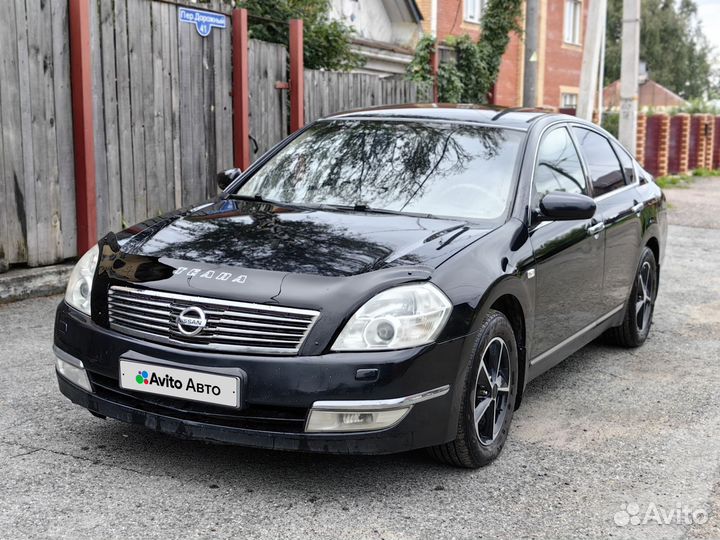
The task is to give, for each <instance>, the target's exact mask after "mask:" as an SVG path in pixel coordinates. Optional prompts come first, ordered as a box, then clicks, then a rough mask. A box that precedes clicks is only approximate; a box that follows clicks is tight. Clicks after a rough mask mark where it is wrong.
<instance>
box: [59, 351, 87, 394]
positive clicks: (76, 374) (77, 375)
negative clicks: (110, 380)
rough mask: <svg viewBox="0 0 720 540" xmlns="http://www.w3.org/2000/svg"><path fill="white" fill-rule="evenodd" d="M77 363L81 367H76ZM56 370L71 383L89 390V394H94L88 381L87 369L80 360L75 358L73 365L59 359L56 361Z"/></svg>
mask: <svg viewBox="0 0 720 540" xmlns="http://www.w3.org/2000/svg"><path fill="white" fill-rule="evenodd" d="M75 362H77V363H78V364H80V365H79V366H78V365H75ZM55 369H57V372H58V373H59V374H60V375H62V376H63V377H65V378H66V379H67V380H68V381H70V382H71V383H73V384H75V385H77V386H79V387H80V388H83V389H85V390H87V391H88V392H92V386H90V380H89V379H88V376H87V373H86V372H85V367H84V366H83V364H82V362H81V361H80V360H77V359H75V358H73V363H72V364H71V363H70V362H66V361H65V360H62V359H60V358H57V359H56V360H55Z"/></svg>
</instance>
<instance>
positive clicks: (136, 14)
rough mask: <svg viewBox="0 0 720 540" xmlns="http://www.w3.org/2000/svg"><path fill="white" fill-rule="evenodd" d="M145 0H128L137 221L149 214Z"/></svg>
mask: <svg viewBox="0 0 720 540" xmlns="http://www.w3.org/2000/svg"><path fill="white" fill-rule="evenodd" d="M143 4H144V2H143V0H127V35H128V64H129V68H130V69H129V71H130V123H131V126H132V128H131V129H132V148H133V176H132V178H133V182H134V191H133V196H134V197H133V199H134V200H133V205H134V209H135V221H140V220H143V219H145V218H146V217H147V186H146V180H145V179H146V177H147V171H146V169H145V117H144V110H143V109H144V99H143V69H142V66H143V62H144V61H145V59H144V58H143V54H142V53H143V46H142V34H143V33H144V32H143V31H144V28H143V26H142V24H141V21H142V17H143Z"/></svg>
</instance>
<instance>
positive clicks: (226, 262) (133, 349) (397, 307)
mask: <svg viewBox="0 0 720 540" xmlns="http://www.w3.org/2000/svg"><path fill="white" fill-rule="evenodd" d="M219 182H220V184H221V186H220V187H221V188H223V191H222V193H221V194H220V195H219V196H217V197H216V198H214V199H212V200H210V201H207V202H205V203H204V204H201V205H199V206H196V207H193V208H186V209H181V210H177V211H174V212H171V213H169V214H167V215H164V216H161V217H159V218H155V219H151V220H148V221H146V222H144V223H141V224H139V225H135V226H133V227H130V228H129V229H127V230H125V231H122V232H120V233H118V234H117V235H115V234H112V233H111V234H108V235H107V236H106V237H104V238H103V239H102V240H101V241H100V242H99V244H98V246H96V247H95V248H93V249H92V250H90V251H89V252H88V253H87V254H85V255H84V256H83V257H82V258H81V259H80V261H79V262H78V264H77V266H76V268H75V270H74V271H73V274H72V277H71V279H70V283H69V284H68V288H67V293H66V296H65V300H64V301H63V302H62V303H61V304H60V306H59V307H58V310H57V317H56V328H55V347H54V349H55V353H56V356H57V364H56V368H57V373H58V382H59V385H60V390H61V392H62V393H63V394H64V395H65V396H67V397H68V398H70V399H71V400H72V401H73V402H75V403H77V404H79V405H81V406H83V407H85V408H87V409H89V410H90V412H91V413H93V414H94V415H95V416H98V417H101V418H105V417H111V418H116V419H119V420H122V421H125V422H132V423H135V424H141V425H145V426H147V427H148V428H151V429H154V430H157V431H160V432H163V433H168V434H172V435H176V436H180V437H185V438H194V439H202V440H207V441H215V442H224V443H234V444H241V445H247V446H255V447H262V448H270V449H281V450H303V451H318V452H334V453H357V454H376V453H390V452H399V451H405V450H410V449H414V448H425V447H426V448H429V449H430V452H431V453H432V454H433V455H434V456H435V457H437V458H438V459H440V460H443V461H445V462H448V463H450V464H453V465H457V466H463V467H479V466H483V465H486V464H488V463H489V462H491V461H492V460H493V459H494V458H495V457H497V456H498V454H499V453H500V451H501V449H502V447H503V445H504V443H505V440H506V438H507V436H508V430H509V427H510V422H511V419H512V416H513V411H514V410H516V409H517V408H518V406H519V405H520V401H521V399H522V395H523V390H524V389H525V387H526V385H527V384H528V382H529V381H530V380H532V379H533V378H534V377H537V376H538V375H539V374H541V373H542V372H544V371H546V370H548V369H550V368H551V367H553V366H554V365H556V364H557V363H558V362H560V361H561V360H563V359H564V358H566V357H567V356H569V355H570V354H572V353H573V352H574V351H576V350H578V349H579V348H581V347H583V346H584V345H585V344H587V343H588V342H590V341H591V340H593V339H595V338H597V337H599V336H600V335H602V334H605V335H606V336H608V338H610V339H612V340H614V341H615V342H616V343H617V344H618V345H621V346H626V347H637V346H640V345H642V343H643V342H644V341H645V339H646V338H647V336H648V332H649V330H650V325H651V323H652V315H653V307H654V303H655V297H656V295H657V290H658V281H659V275H660V263H661V261H662V259H663V252H664V248H665V237H666V231H667V225H666V203H665V198H664V196H663V193H662V191H661V190H660V189H659V187H658V186H657V185H656V184H655V183H654V182H653V179H652V177H651V176H650V175H649V174H648V173H647V172H646V171H644V170H643V168H642V167H641V166H640V165H639V164H638V163H637V162H636V161H635V160H634V159H633V158H632V157H631V156H630V154H629V153H628V152H627V151H626V150H625V149H624V148H623V147H622V146H621V145H620V144H619V143H618V142H617V141H616V140H615V139H614V138H613V137H612V136H610V135H609V134H608V133H606V132H605V131H603V130H602V129H600V128H598V127H597V126H595V125H593V124H589V123H586V122H583V121H580V120H578V119H576V118H573V117H569V116H564V115H559V114H549V113H547V112H542V111H532V110H512V109H508V110H494V109H487V108H480V107H472V106H432V105H424V106H420V105H418V106H403V107H392V108H379V109H370V110H362V111H355V112H351V113H346V114H341V115H337V116H333V117H331V118H327V119H324V120H321V121H318V122H315V123H313V124H312V125H309V126H307V127H306V128H305V129H303V130H301V131H299V132H298V133H296V134H294V135H292V136H291V137H289V138H288V139H286V140H285V141H283V142H282V143H281V144H279V145H278V146H277V147H275V148H274V149H273V150H271V151H270V152H268V153H267V154H266V155H265V156H263V157H262V158H261V159H260V160H258V161H257V162H256V163H254V164H253V166H252V167H250V168H249V169H248V170H247V171H245V172H242V173H241V172H240V171H237V170H231V171H226V172H225V173H222V174H220V175H219Z"/></svg>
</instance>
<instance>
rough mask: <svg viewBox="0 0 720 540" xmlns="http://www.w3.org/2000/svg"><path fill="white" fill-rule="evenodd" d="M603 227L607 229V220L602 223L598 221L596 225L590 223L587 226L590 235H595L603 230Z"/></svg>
mask: <svg viewBox="0 0 720 540" xmlns="http://www.w3.org/2000/svg"><path fill="white" fill-rule="evenodd" d="M603 229H605V222H604V221H601V222H600V223H596V224H595V225H590V226H589V227H588V228H587V232H588V234H589V235H590V236H594V235H596V234H597V233H599V232H602V231H603Z"/></svg>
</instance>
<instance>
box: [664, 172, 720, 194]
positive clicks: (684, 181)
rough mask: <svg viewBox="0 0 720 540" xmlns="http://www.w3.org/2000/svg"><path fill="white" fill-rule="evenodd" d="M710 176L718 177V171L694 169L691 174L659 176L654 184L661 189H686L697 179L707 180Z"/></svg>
mask: <svg viewBox="0 0 720 540" xmlns="http://www.w3.org/2000/svg"><path fill="white" fill-rule="evenodd" d="M711 176H718V177H720V170H718V169H695V170H694V171H692V173H691V174H673V175H668V176H660V177H658V178H656V179H655V183H656V184H657V185H658V186H660V187H661V188H663V189H669V188H686V187H690V184H692V183H693V182H694V181H695V180H697V179H698V178H708V177H711Z"/></svg>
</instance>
